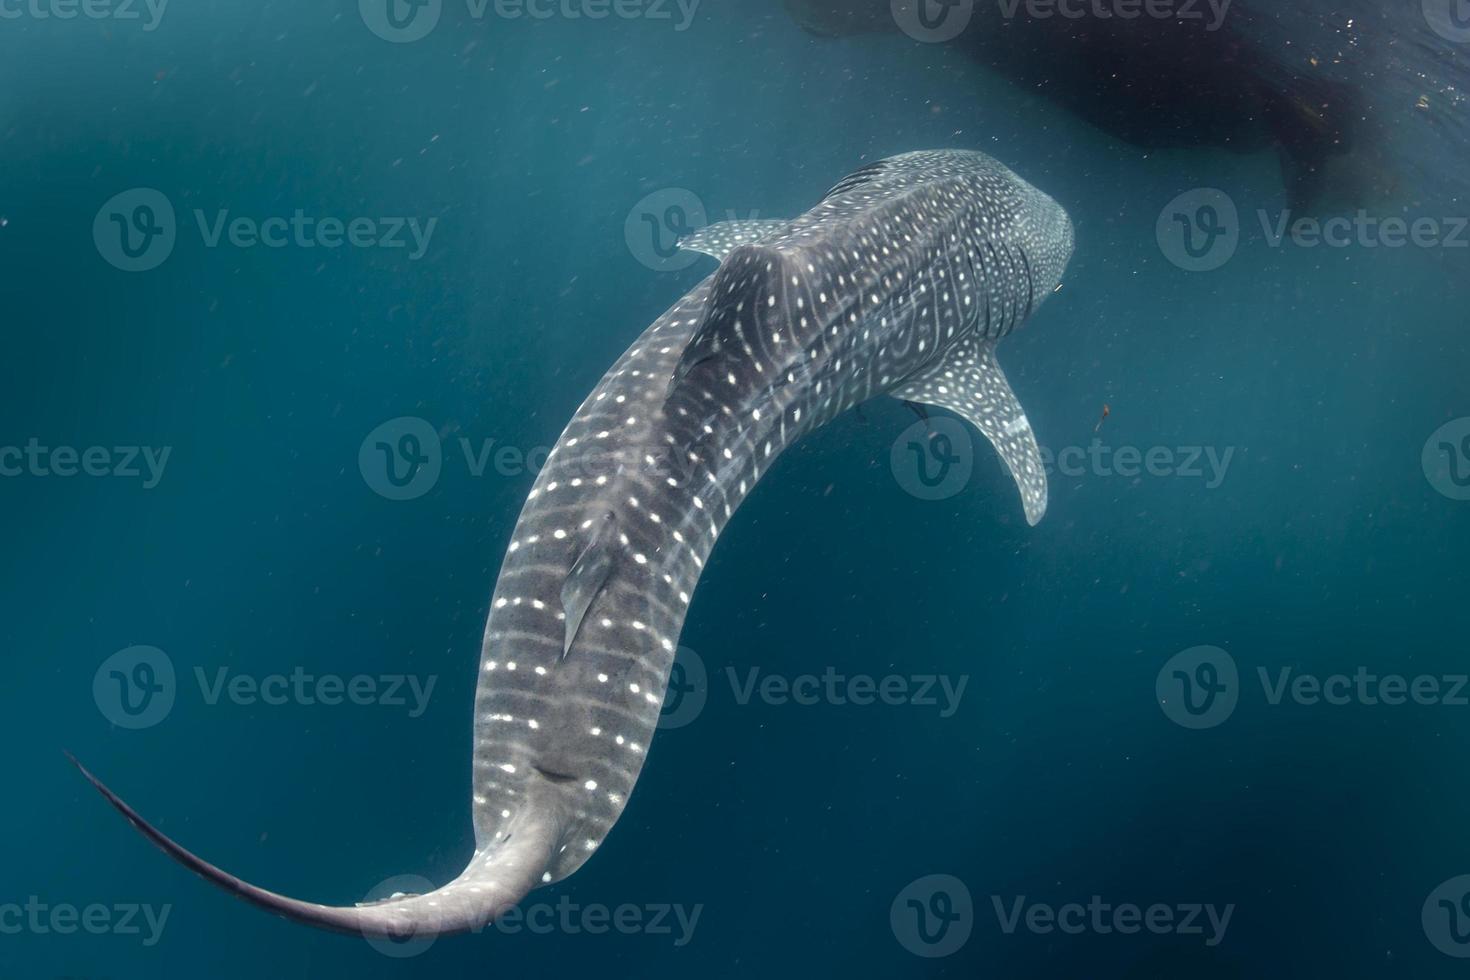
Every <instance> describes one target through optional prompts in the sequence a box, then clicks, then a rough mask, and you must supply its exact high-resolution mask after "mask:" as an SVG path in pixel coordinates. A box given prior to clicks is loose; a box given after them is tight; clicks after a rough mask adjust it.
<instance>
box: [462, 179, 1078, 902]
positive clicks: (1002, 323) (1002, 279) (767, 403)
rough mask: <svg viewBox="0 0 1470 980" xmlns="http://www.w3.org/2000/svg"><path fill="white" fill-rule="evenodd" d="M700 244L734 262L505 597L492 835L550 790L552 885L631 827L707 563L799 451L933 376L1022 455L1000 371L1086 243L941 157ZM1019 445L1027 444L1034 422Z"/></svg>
mask: <svg viewBox="0 0 1470 980" xmlns="http://www.w3.org/2000/svg"><path fill="white" fill-rule="evenodd" d="M762 232H764V233H765V234H764V236H762V235H761V233H762ZM693 244H694V245H695V246H696V247H700V248H702V249H703V248H711V249H714V250H722V251H724V252H725V253H726V257H725V258H724V262H723V263H722V265H721V267H720V269H719V270H717V272H716V273H715V274H714V275H713V276H711V277H710V278H709V279H707V280H705V281H704V282H703V283H701V284H700V285H699V286H698V287H697V288H696V289H694V290H693V291H692V292H690V293H689V294H688V295H687V296H685V297H684V298H683V299H682V300H680V302H679V303H678V304H677V305H676V306H674V308H673V309H671V310H670V311H669V312H667V313H666V314H664V315H663V316H662V317H660V318H659V319H658V321H657V322H655V323H654V324H653V325H652V326H651V327H649V329H648V330H647V331H646V332H645V333H644V334H643V336H642V337H640V338H639V339H638V341H637V342H636V343H635V344H634V345H633V346H632V347H631V348H630V349H629V350H628V351H627V353H625V354H624V355H623V356H622V357H621V358H620V359H619V360H618V362H617V363H616V364H615V365H613V367H612V369H611V370H610V371H609V372H608V373H607V375H606V376H605V377H604V378H603V380H602V382H601V383H600V384H599V385H598V386H597V388H596V390H595V391H593V393H592V394H591V396H590V397H589V398H588V399H587V400H586V402H585V403H584V404H583V405H582V407H581V408H580V409H579V410H578V412H577V414H576V415H575V416H574V417H573V418H572V421H571V423H570V424H569V425H568V426H567V428H566V431H565V432H564V433H563V434H562V437H561V439H560V440H559V441H558V442H557V444H556V447H555V449H554V450H553V451H552V453H551V455H550V457H549V459H548V461H547V465H546V466H545V468H544V469H543V470H542V472H541V474H540V476H539V478H538V479H537V481H536V484H535V487H534V489H533V490H532V491H531V495H530V498H529V499H528V501H527V503H526V507H525V509H524V510H523V511H522V513H521V518H520V521H519V523H518V524H517V526H516V529H515V532H514V535H513V539H512V541H511V544H510V550H509V553H508V554H507V557H506V561H505V565H504V567H503V568H502V570H501V574H500V579H499V583H498V585H497V587H496V592H495V597H494V599H493V601H492V608H491V612H490V619H489V624H488V626H487V630H486V634H485V645H484V660H483V668H484V670H483V673H482V675H481V679H480V688H479V694H478V697H477V701H476V732H475V734H476V743H475V784H476V788H475V817H476V819H475V826H476V829H477V832H478V834H479V839H480V841H481V842H482V845H491V846H493V844H494V842H495V841H496V840H497V839H498V837H499V836H500V835H503V834H505V833H506V832H508V830H509V827H510V824H511V822H512V821H514V820H515V818H516V815H517V814H518V813H519V811H520V809H521V802H520V801H521V800H522V798H523V797H524V796H525V795H526V793H527V792H528V786H535V785H537V784H539V783H544V782H545V781H546V776H545V775H544V774H545V772H551V773H553V774H555V777H556V778H554V779H553V780H552V782H553V784H554V785H555V786H556V787H557V790H558V793H559V796H560V806H559V819H560V820H562V821H563V822H564V824H563V826H562V828H561V830H560V833H559V835H558V843H557V845H556V849H555V850H556V856H555V858H554V859H553V861H552V863H551V866H550V867H549V868H548V877H547V880H557V879H560V878H563V877H565V876H566V875H568V874H570V873H572V872H573V871H575V870H576V869H577V868H578V867H579V866H580V865H581V864H582V862H583V861H585V860H586V859H587V857H588V856H590V854H591V853H592V852H593V851H594V850H595V849H596V848H597V847H598V846H600V844H601V842H602V840H603V838H604V836H605V835H606V834H607V832H608V830H609V829H610V828H611V827H612V825H613V824H614V823H615V822H616V821H617V818H618V816H619V815H620V814H621V812H622V810H623V807H624V806H625V804H626V802H627V799H628V795H629V793H630V792H631V791H632V788H633V784H634V782H635V781H636V780H637V778H638V773H639V771H640V770H641V768H642V766H643V761H644V758H645V756H646V753H647V750H648V746H649V743H650V740H651V739H652V737H653V733H654V728H655V726H656V724H657V722H658V717H659V710H660V707H661V705H662V702H663V696H664V692H665V689H666V687H667V683H668V677H669V672H670V670H671V668H672V664H673V659H674V653H675V649H676V644H677V643H678V638H679V633H680V631H681V629H682V627H683V623H684V615H685V612H686V611H687V609H688V606H689V601H690V597H691V595H692V594H693V592H694V588H695V585H696V583H697V582H698V580H699V576H700V572H701V570H702V568H703V567H704V563H705V561H706V559H707V558H708V556H709V553H710V550H711V549H712V548H713V547H714V544H715V541H716V539H717V538H718V536H719V534H720V532H721V530H722V529H723V527H724V526H725V523H726V521H728V520H729V518H730V516H731V515H732V514H734V512H735V510H736V508H738V507H739V506H740V504H741V503H742V502H743V501H744V499H745V497H746V495H747V494H749V492H750V491H751V490H752V489H753V488H754V487H755V485H756V483H757V481H759V480H760V478H761V476H762V475H763V474H764V473H765V472H766V471H767V470H768V469H769V468H770V466H771V464H772V463H773V462H774V461H775V459H776V457H777V456H779V455H780V454H781V452H782V451H783V450H784V449H786V448H787V447H788V446H790V445H792V444H793V443H794V442H796V441H797V440H798V439H799V438H801V436H802V435H804V434H805V433H807V432H809V431H810V430H812V429H813V428H816V427H818V426H820V425H822V424H824V423H825V422H827V421H828V420H830V419H831V418H833V417H834V416H836V415H838V414H840V413H841V412H843V411H845V410H846V409H848V408H850V407H852V406H853V405H855V404H857V403H859V402H862V401H865V400H867V399H868V398H870V397H872V396H874V395H876V394H881V393H886V392H889V391H893V390H895V389H900V388H904V387H905V386H909V385H912V386H915V394H922V395H923V396H924V398H925V400H927V401H930V402H931V403H935V404H943V403H944V397H943V394H941V393H939V392H938V391H930V390H929V388H928V382H924V381H923V379H925V378H926V377H928V376H929V375H930V374H931V373H933V372H935V371H938V372H941V375H940V376H939V377H938V378H937V379H936V380H934V381H933V386H934V388H936V389H937V388H943V387H946V385H945V382H946V380H947V379H945V378H944V377H943V376H942V372H944V371H951V372H954V371H958V372H959V374H958V375H957V377H956V378H955V379H953V381H952V384H953V385H954V387H955V390H956V391H957V392H964V393H965V395H966V397H972V398H973V399H974V400H973V403H972V405H971V406H970V408H971V411H967V412H965V413H964V414H966V415H967V416H971V417H983V419H984V421H983V423H980V422H977V424H979V425H981V428H982V431H985V433H986V435H987V436H989V437H990V438H991V439H992V441H994V442H996V443H997V446H998V447H999V446H1002V444H1003V443H1005V442H1008V441H1013V440H1016V438H1017V436H1018V434H1019V433H1018V431H1008V426H1009V427H1010V428H1011V429H1013V430H1014V429H1015V427H1016V426H1017V425H1018V423H1017V421H1016V417H1015V416H1019V419H1020V420H1021V421H1023V422H1024V419H1025V416H1024V413H1020V411H1019V406H1016V408H1015V411H1014V413H1011V414H1007V415H1004V416H1001V417H997V418H996V419H995V420H994V421H992V419H991V418H990V417H989V416H980V415H979V413H980V412H981V411H982V410H983V409H984V408H985V407H986V406H989V405H991V404H994V403H995V402H996V401H998V400H1002V399H1003V398H1004V397H1005V396H1009V388H1008V387H1006V386H1005V382H1004V377H1003V376H998V368H996V369H995V371H996V374H991V373H988V372H986V371H985V370H984V368H985V367H986V366H990V365H993V364H994V361H993V357H991V356H990V350H991V348H992V347H993V344H994V341H996V340H998V339H999V338H1001V337H1003V336H1005V335H1006V334H1007V333H1009V332H1011V331H1012V330H1014V329H1015V328H1016V327H1017V326H1019V325H1020V324H1021V323H1022V322H1024V320H1025V319H1026V317H1028V316H1029V315H1030V314H1031V313H1032V312H1034V311H1035V309H1036V308H1037V307H1038V306H1039V305H1040V304H1041V302H1042V301H1043V300H1044V299H1045V297H1046V296H1048V295H1049V294H1050V293H1051V292H1052V291H1053V289H1054V288H1055V286H1056V285H1057V283H1058V281H1059V280H1060V277H1061V273H1062V271H1063V269H1064V268H1065V266H1066V263H1067V260H1068V258H1069V256H1070V254H1071V249H1072V229H1071V223H1070V221H1069V220H1068V218H1067V216H1066V214H1065V212H1063V211H1062V209H1061V208H1060V207H1059V206H1058V205H1057V204H1056V203H1055V202H1054V201H1052V200H1051V198H1049V197H1047V196H1046V195H1044V194H1042V193H1041V192H1040V191H1037V190H1036V189H1035V188H1033V187H1031V186H1030V185H1029V184H1026V183H1025V182H1024V181H1022V180H1021V179H1020V178H1018V177H1017V176H1016V175H1015V174H1013V173H1012V172H1011V171H1010V170H1008V169H1007V168H1005V167H1004V166H1002V165H1001V164H999V163H997V162H996V161H994V160H992V159H991V158H989V157H987V156H984V155H982V154H978V153H965V152H947V151H940V152H928V153H913V154H907V155H905V156H902V157H897V158H893V159H891V160H887V161H884V162H883V163H880V164H877V165H875V166H873V167H870V168H867V169H866V170H864V171H860V172H859V173H858V174H855V175H853V176H852V177H849V178H848V179H846V180H844V181H843V182H842V183H841V184H839V185H838V186H837V187H836V188H834V190H833V192H832V193H830V194H829V195H828V196H827V198H825V199H824V200H823V201H822V202H821V203H820V204H819V205H818V206H817V207H816V208H814V209H813V210H812V211H810V212H808V213H807V214H806V215H804V216H802V217H801V218H798V219H796V220H795V221H793V222H758V223H750V222H739V223H734V225H733V226H732V227H730V228H725V227H724V226H720V225H716V226H714V227H713V228H712V229H707V230H706V231H705V232H702V233H701V234H700V236H699V238H698V240H697V241H696V242H694V243H693ZM916 379H917V380H916ZM997 385H998V390H997ZM1020 431H1023V432H1024V434H1025V436H1026V437H1029V432H1030V428H1029V423H1028V424H1026V425H1025V427H1024V430H1020ZM1031 446H1032V447H1034V441H1033V442H1032V443H1031ZM1002 453H1003V455H1005V456H1006V458H1007V460H1008V462H1010V460H1011V459H1012V457H1011V456H1010V455H1009V453H1008V451H1007V450H1006V449H1004V448H1002ZM1027 465H1031V464H1030V463H1028V464H1027ZM1023 477H1024V479H1025V480H1028V481H1030V483H1031V485H1032V487H1033V488H1034V487H1035V485H1036V481H1037V480H1038V479H1040V481H1041V483H1040V489H1039V490H1036V489H1031V490H1028V489H1027V488H1026V487H1025V486H1023V498H1024V499H1028V500H1031V499H1034V498H1035V496H1036V495H1037V494H1039V496H1040V498H1041V500H1042V501H1043V505H1042V506H1043V507H1044V499H1045V484H1044V476H1043V475H1042V474H1041V472H1040V469H1039V467H1037V468H1036V470H1035V472H1034V473H1025V474H1023ZM1018 482H1019V479H1018ZM1029 516H1031V505H1030V504H1029V503H1028V517H1029ZM1037 516H1038V517H1039V514H1038V515H1037ZM606 527H611V528H613V529H614V534H615V538H614V541H613V544H612V549H613V551H614V553H615V558H614V570H613V571H612V572H611V573H610V574H609V575H608V578H607V583H606V585H605V586H604V588H603V589H602V591H601V592H600V593H599V594H598V596H597V597H596V599H595V600H593V601H592V603H591V605H590V607H589V608H588V610H587V613H586V616H585V620H584V624H583V627H582V629H581V631H580V632H579V633H578V635H577V638H576V639H575V641H574V642H572V644H571V645H570V648H569V649H568V648H566V647H565V629H566V625H565V624H566V620H565V617H566V615H567V613H566V610H564V609H563V606H562V603H561V602H560V601H559V598H558V597H559V595H560V593H561V589H562V586H563V583H564V581H565V580H566V578H567V576H568V574H569V572H570V570H571V569H572V567H573V565H574V564H575V563H576V562H577V560H578V558H579V557H580V556H581V555H582V554H583V552H584V551H585V549H586V548H587V547H588V545H589V536H590V535H594V534H597V533H599V532H600V531H601V530H603V529H604V528H606ZM512 664H514V668H515V669H514V670H510V669H509V668H510V667H511V665H512ZM509 770H513V772H512V771H509Z"/></svg>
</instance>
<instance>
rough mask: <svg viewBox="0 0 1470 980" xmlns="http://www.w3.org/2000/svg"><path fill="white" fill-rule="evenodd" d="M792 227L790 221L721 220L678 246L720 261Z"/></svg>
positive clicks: (683, 240)
mask: <svg viewBox="0 0 1470 980" xmlns="http://www.w3.org/2000/svg"><path fill="white" fill-rule="evenodd" d="M790 227H791V222H789V221H766V220H756V219H754V218H752V219H750V220H746V221H719V222H716V223H715V224H712V225H706V226H705V227H703V228H701V229H699V230H698V231H696V232H695V233H694V234H692V235H690V236H689V237H688V238H683V239H680V240H679V247H680V248H683V249H688V250H689V251H691V252H703V253H704V254H705V255H712V256H714V257H715V258H717V259H719V260H720V261H721V262H723V261H724V260H725V256H727V255H729V254H730V253H731V252H733V251H735V249H737V248H739V247H740V246H741V245H753V244H755V243H757V242H760V241H761V240H763V239H765V238H770V237H774V236H775V235H778V234H780V233H781V232H783V231H785V230H786V229H787V228H790Z"/></svg>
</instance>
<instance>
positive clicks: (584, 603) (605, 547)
mask: <svg viewBox="0 0 1470 980" xmlns="http://www.w3.org/2000/svg"><path fill="white" fill-rule="evenodd" d="M616 529H617V515H615V514H613V513H612V512H611V511H609V512H608V513H607V515H606V516H605V517H604V518H603V519H602V520H601V521H599V522H598V526H597V528H596V529H595V530H594V531H593V532H592V539H591V541H589V542H588V544H587V547H586V548H584V549H583V550H582V554H581V555H580V556H579V557H578V558H577V561H576V564H574V565H572V570H571V571H570V572H568V573H567V577H566V580H565V581H564V582H562V586H561V607H562V611H563V612H564V613H566V617H567V619H566V634H565V637H566V638H565V640H564V641H563V645H562V650H561V655H562V659H563V660H565V659H566V656H567V654H569V653H571V652H572V643H573V642H574V641H575V640H576V639H577V634H578V633H579V632H580V631H581V629H582V621H583V620H584V619H586V618H587V610H589V609H591V608H592V600H594V599H596V598H597V596H598V593H600V592H601V591H602V588H603V586H605V585H606V584H607V580H608V577H609V576H610V575H612V570H613V566H614V565H615V564H616V563H617V562H616V559H615V558H614V554H615V552H614V551H613V549H612V547H611V545H610V541H611V539H612V537H613V535H614V533H615V532H616Z"/></svg>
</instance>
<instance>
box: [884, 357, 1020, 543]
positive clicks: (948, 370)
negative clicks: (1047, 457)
mask: <svg viewBox="0 0 1470 980" xmlns="http://www.w3.org/2000/svg"><path fill="white" fill-rule="evenodd" d="M892 394H893V395H894V396H895V397H897V398H902V399H905V400H907V401H913V402H923V403H925V404H928V405H937V406H938V407H940V408H947V409H949V410H950V411H951V412H955V413H956V414H958V415H962V416H964V417H965V418H967V419H969V420H970V422H971V424H973V425H974V426H975V428H977V429H979V430H980V431H981V432H982V433H984V434H985V438H987V439H989V440H990V442H991V444H992V445H994V446H995V449H996V452H998V453H1000V458H1001V459H1002V460H1004V461H1005V464H1006V468H1007V469H1008V470H1010V471H1011V476H1012V477H1013V478H1014V479H1015V481H1016V487H1017V488H1018V489H1019V490H1020V491H1021V504H1022V506H1023V507H1025V509H1026V522H1027V523H1028V524H1031V525H1032V526H1035V525H1036V523H1037V522H1038V521H1040V520H1041V516H1042V515H1043V514H1045V513H1046V468H1045V467H1044V466H1043V465H1042V463H1041V452H1040V450H1039V449H1038V448H1037V446H1036V435H1035V433H1033V432H1032V431H1031V422H1030V420H1029V419H1027V418H1026V413H1025V411H1024V410H1023V409H1022V408H1021V403H1020V402H1019V401H1018V400H1017V399H1016V394H1015V392H1013V391H1011V385H1010V382H1008V381H1006V376H1005V372H1003V371H1002V370H1001V369H1000V362H998V361H997V360H996V359H995V342H994V341H989V340H979V339H977V338H969V339H967V340H965V341H964V342H963V343H961V344H959V345H957V346H956V347H955V349H954V350H953V351H952V352H951V353H950V355H949V356H948V357H946V358H945V359H944V360H943V361H942V362H940V364H939V365H938V366H936V367H933V368H931V369H929V371H928V372H926V373H925V374H921V375H919V376H918V377H916V378H914V379H913V380H912V381H910V382H909V383H908V384H906V385H904V386H903V387H901V388H895V389H894V390H893V392H892Z"/></svg>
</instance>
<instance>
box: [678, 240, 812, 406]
mask: <svg viewBox="0 0 1470 980" xmlns="http://www.w3.org/2000/svg"><path fill="white" fill-rule="evenodd" d="M789 261H790V258H789V256H788V255H786V254H783V253H782V252H781V251H780V250H779V249H776V248H773V247H772V246H769V245H760V244H746V245H737V246H736V247H735V248H734V249H733V250H732V251H731V252H730V254H729V255H727V256H726V257H725V259H724V260H723V261H722V262H721V263H720V267H719V268H718V269H716V270H715V274H714V276H713V278H712V279H711V282H710V291H709V302H708V303H707V304H706V306H705V309H704V316H703V319H701V320H700V322H699V326H697V327H695V328H694V332H693V333H692V334H690V336H689V341H688V343H686V344H685V346H684V353H683V354H681V355H680V356H679V363H678V364H676V365H675V366H674V372H673V377H672V378H671V379H670V383H669V393H670V394H672V393H673V392H674V391H675V390H676V389H677V388H678V387H679V386H680V385H681V384H682V383H683V382H684V379H685V378H687V377H688V376H689V372H690V371H692V370H694V368H695V367H696V366H698V365H700V364H703V363H704V362H706V361H710V360H714V359H715V358H717V357H722V356H728V355H735V356H739V355H741V354H744V355H745V356H746V357H752V358H753V357H754V348H753V347H752V346H751V339H752V338H753V337H754V336H755V331H756V330H759V329H760V328H761V325H762V323H768V322H770V321H771V320H772V318H774V319H777V320H779V319H780V318H781V317H783V316H785V313H786V304H785V292H786V276H785V270H786V267H787V263H788V262H789Z"/></svg>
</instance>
